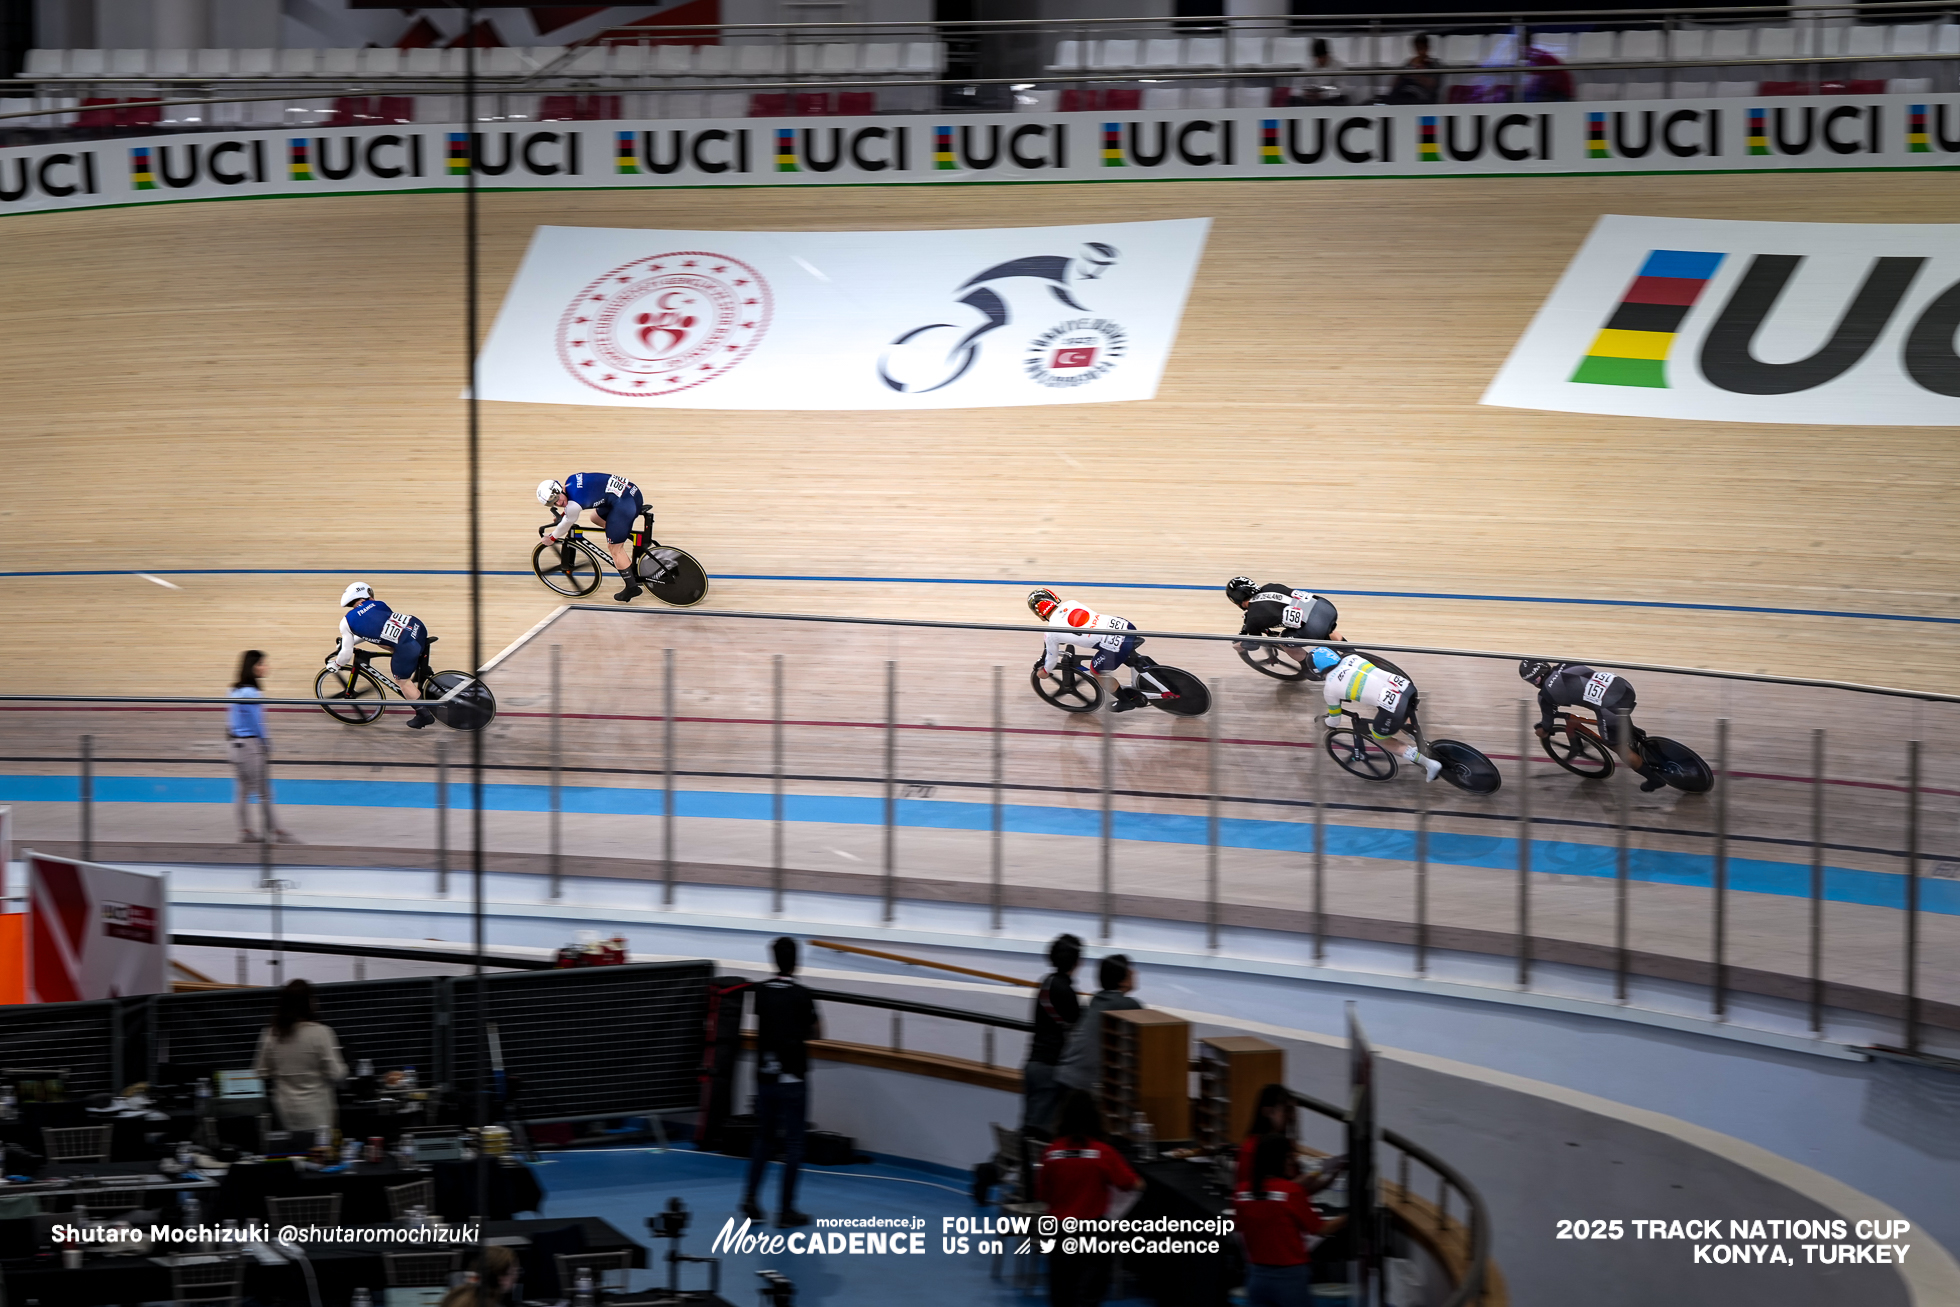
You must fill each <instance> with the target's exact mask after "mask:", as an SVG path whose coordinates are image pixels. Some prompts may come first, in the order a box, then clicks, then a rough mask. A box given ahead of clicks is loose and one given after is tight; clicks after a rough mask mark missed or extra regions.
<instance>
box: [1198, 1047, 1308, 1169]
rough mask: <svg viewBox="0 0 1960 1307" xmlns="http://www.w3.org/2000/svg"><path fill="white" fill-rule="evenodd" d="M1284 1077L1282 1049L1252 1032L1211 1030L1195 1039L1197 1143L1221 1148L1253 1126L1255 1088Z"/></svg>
mask: <svg viewBox="0 0 1960 1307" xmlns="http://www.w3.org/2000/svg"><path fill="white" fill-rule="evenodd" d="M1285 1082H1286V1053H1285V1051H1284V1050H1283V1049H1281V1048H1280V1047H1279V1046H1278V1045H1277V1044H1269V1043H1267V1042H1266V1041H1265V1040H1263V1039H1259V1038H1256V1037H1254V1036H1252V1035H1213V1036H1211V1037H1210V1038H1208V1039H1205V1040H1202V1041H1200V1042H1199V1044H1198V1099H1197V1104H1196V1117H1197V1120H1196V1122H1195V1123H1194V1124H1195V1125H1196V1127H1197V1129H1196V1137H1197V1140H1198V1142H1199V1143H1201V1144H1204V1145H1206V1146H1208V1147H1213V1148H1220V1147H1224V1146H1225V1145H1228V1144H1237V1143H1238V1142H1239V1141H1240V1140H1242V1139H1244V1138H1245V1137H1246V1135H1248V1134H1250V1133H1251V1131H1252V1114H1253V1112H1254V1111H1255V1110H1256V1109H1257V1107H1258V1103H1259V1091H1260V1090H1261V1089H1264V1088H1265V1087H1266V1086H1267V1085H1275V1084H1284V1083H1285Z"/></svg>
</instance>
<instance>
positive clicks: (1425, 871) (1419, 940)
mask: <svg viewBox="0 0 1960 1307" xmlns="http://www.w3.org/2000/svg"><path fill="white" fill-rule="evenodd" d="M1416 974H1417V975H1418V976H1426V975H1428V974H1429V783H1428V782H1427V781H1423V782H1420V783H1419V784H1417V786H1416Z"/></svg>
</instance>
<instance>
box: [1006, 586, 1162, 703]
mask: <svg viewBox="0 0 1960 1307" xmlns="http://www.w3.org/2000/svg"><path fill="white" fill-rule="evenodd" d="M1028 610H1029V611H1030V612H1032V613H1033V614H1034V615H1035V616H1036V617H1039V618H1040V619H1041V620H1042V621H1044V622H1046V623H1048V625H1050V626H1052V627H1054V628H1055V629H1054V630H1053V631H1052V632H1050V633H1049V634H1048V635H1046V636H1044V637H1043V641H1042V642H1043V644H1044V645H1045V646H1046V648H1047V653H1046V655H1045V656H1044V657H1043V658H1042V660H1041V666H1040V667H1039V668H1037V669H1036V674H1037V675H1039V676H1042V677H1048V676H1052V675H1054V673H1055V669H1056V668H1057V667H1060V666H1061V665H1062V650H1063V649H1064V648H1065V647H1067V646H1069V645H1073V646H1075V647H1076V648H1078V649H1093V650H1094V651H1095V657H1094V658H1092V659H1091V660H1090V662H1089V669H1090V670H1091V671H1093V672H1094V673H1095V674H1096V675H1097V676H1107V677H1110V678H1111V681H1112V684H1113V683H1114V678H1115V674H1116V669H1117V668H1119V667H1128V666H1134V665H1135V664H1136V661H1137V646H1138V645H1140V644H1142V643H1143V637H1142V636H1138V635H1124V634H1123V632H1125V631H1134V630H1136V629H1137V628H1136V624H1135V623H1133V622H1131V621H1129V620H1127V619H1125V618H1121V617H1110V616H1108V615H1106V614H1104V613H1099V612H1097V611H1096V610H1095V609H1093V608H1090V607H1089V606H1088V605H1086V604H1077V603H1069V602H1067V601H1065V600H1063V599H1062V597H1061V596H1060V595H1058V594H1056V593H1055V592H1054V591H1053V590H1050V589H1047V588H1046V587H1043V588H1042V589H1039V590H1034V591H1031V592H1030V593H1029V595H1028ZM1115 688H1116V703H1115V705H1114V706H1113V708H1112V709H1111V711H1113V712H1128V711H1130V709H1132V708H1141V707H1143V705H1144V704H1145V703H1146V702H1147V700H1145V699H1144V697H1143V692H1142V691H1140V690H1138V689H1136V688H1135V687H1134V686H1127V685H1119V686H1116V687H1115Z"/></svg>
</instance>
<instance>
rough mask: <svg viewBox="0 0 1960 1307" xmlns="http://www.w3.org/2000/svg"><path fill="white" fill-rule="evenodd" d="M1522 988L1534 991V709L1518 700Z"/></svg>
mask: <svg viewBox="0 0 1960 1307" xmlns="http://www.w3.org/2000/svg"><path fill="white" fill-rule="evenodd" d="M1518 987H1519V988H1520V989H1529V988H1531V705H1530V704H1529V703H1527V702H1526V701H1525V700H1523V699H1520V700H1518Z"/></svg>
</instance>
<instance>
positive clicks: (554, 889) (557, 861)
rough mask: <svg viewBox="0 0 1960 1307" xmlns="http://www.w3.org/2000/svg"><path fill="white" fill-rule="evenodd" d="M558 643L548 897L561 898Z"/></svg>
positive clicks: (553, 655) (554, 658)
mask: <svg viewBox="0 0 1960 1307" xmlns="http://www.w3.org/2000/svg"><path fill="white" fill-rule="evenodd" d="M558 651H559V646H558V645H555V644H554V645H552V646H551V832H550V833H551V897H552V898H554V899H557V898H563V897H564V894H565V851H564V845H563V843H562V832H563V829H564V812H565V800H564V795H563V791H562V790H561V789H560V780H559V774H560V771H561V770H562V768H563V766H564V755H563V753H562V752H561V751H560V750H561V747H562V746H561V741H562V738H563V731H562V727H561V722H562V721H563V719H564V714H565V708H564V702H563V700H562V699H561V697H560V695H561V693H562V691H561V689H560V680H559V676H558Z"/></svg>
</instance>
